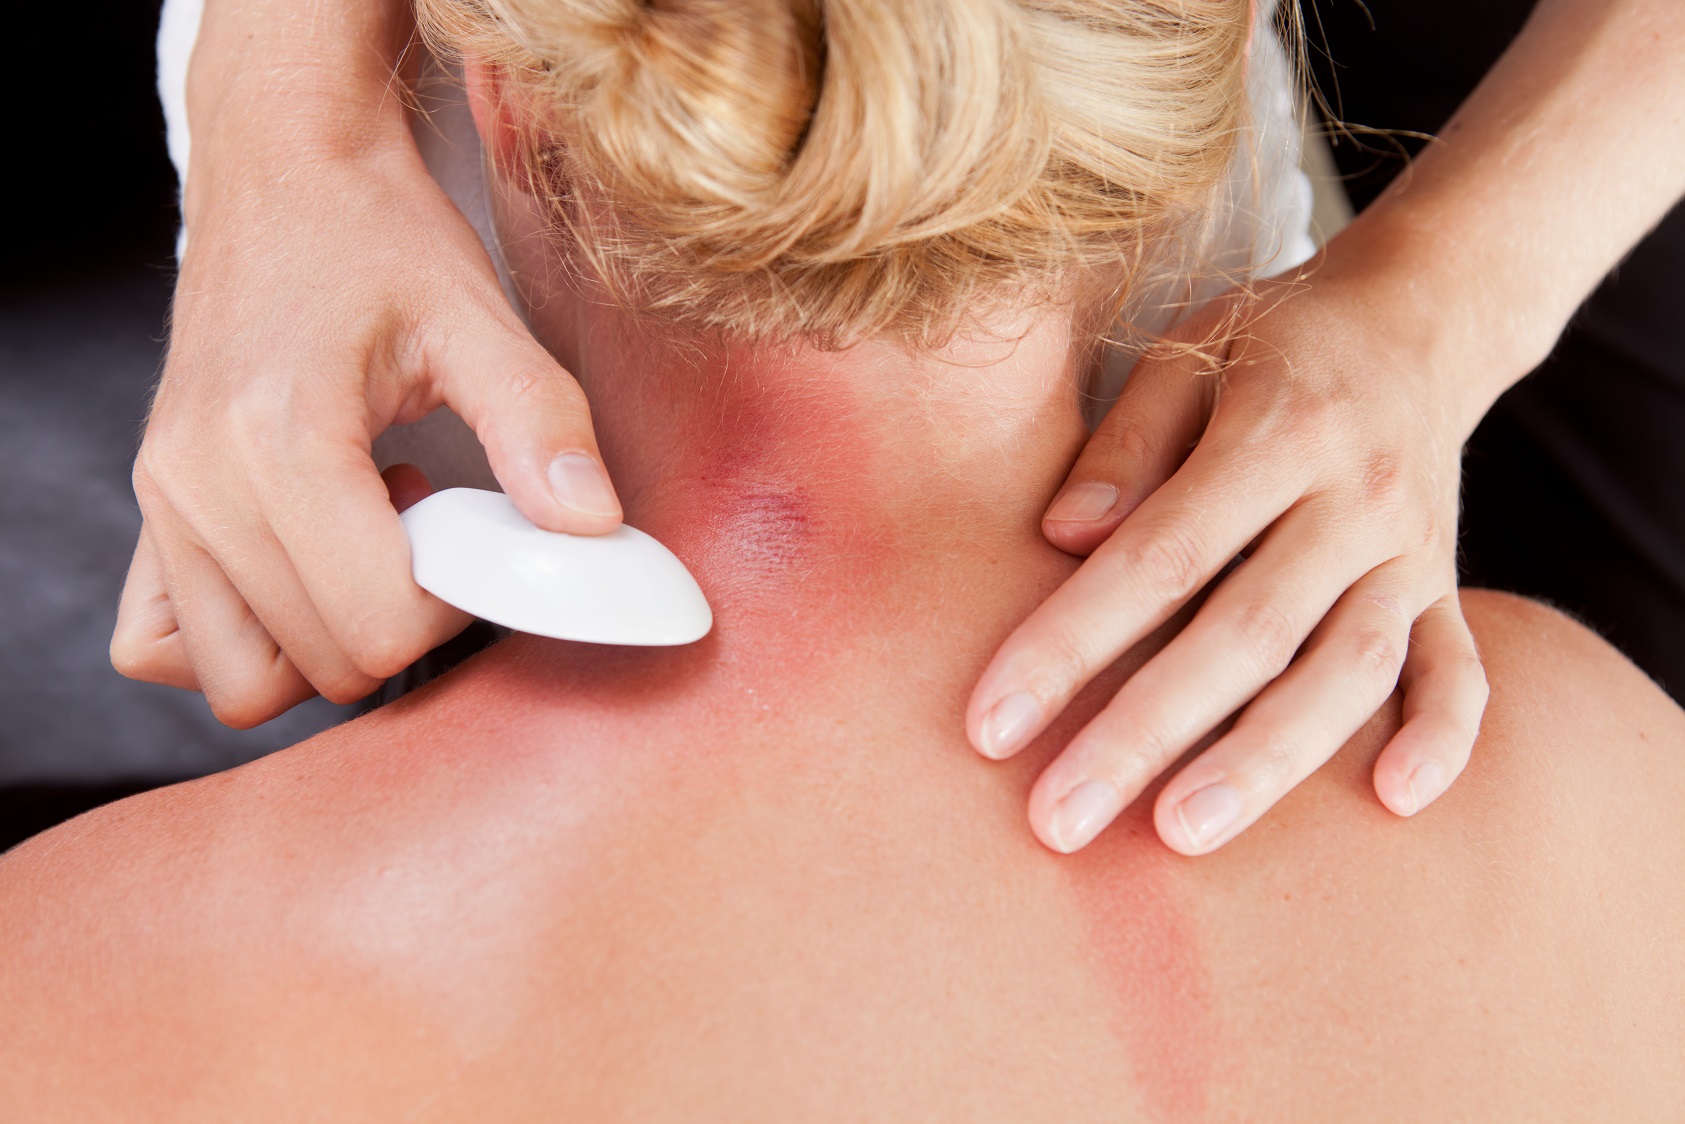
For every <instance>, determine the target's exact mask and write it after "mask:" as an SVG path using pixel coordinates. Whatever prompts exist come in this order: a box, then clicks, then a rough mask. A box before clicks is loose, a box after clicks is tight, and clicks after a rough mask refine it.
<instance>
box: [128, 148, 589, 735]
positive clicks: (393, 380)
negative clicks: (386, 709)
mask: <svg viewBox="0 0 1685 1124" xmlns="http://www.w3.org/2000/svg"><path fill="white" fill-rule="evenodd" d="M277 167H278V168H283V169H284V170H285V172H286V174H285V175H284V176H279V175H278V176H276V177H274V178H273V179H266V178H265V177H264V176H262V175H260V174H255V173H250V172H249V171H248V172H247V173H245V174H243V175H242V176H235V175H232V174H231V175H229V176H227V177H225V178H223V179H222V180H220V181H219V180H217V179H216V178H215V177H206V181H205V182H203V183H201V182H197V177H198V173H197V172H196V173H195V177H194V181H195V182H192V183H191V184H190V198H189V200H188V214H189V219H190V222H189V230H190V232H191V239H190V242H189V247H188V251H187V255H186V259H185V261H184V262H183V264H182V271H181V276H180V280H179V281H178V284H177V289H176V300H175V307H174V312H173V316H172V324H171V342H170V352H169V359H168V362H167V364H166V366H165V369H164V375H163V381H162V383H161V384H160V386H159V388H158V393H157V397H156V399H155V401H154V404H153V408H152V412H151V416H150V418H149V420H148V423H147V429H146V436H145V440H144V442H143V443H142V445H141V449H140V455H139V457H138V458H137V460H136V463H135V469H134V485H135V493H136V495H137V497H138V498H139V500H140V505H141V511H142V514H143V516H144V520H145V522H144V527H143V529H142V532H141V537H140V543H139V545H138V547H137V549H136V552H135V558H134V562H133V564H132V566H131V569H130V572H129V577H128V582H127V584H126V586H125V588H124V591H123V601H122V606H121V609H120V611H119V617H118V623H117V629H116V633H115V635H114V636H113V638H112V643H111V656H112V662H113V663H114V664H115V665H116V667H117V669H118V670H119V671H121V672H122V673H123V674H125V675H128V676H130V677H131V678H136V679H144V680H149V681H152V682H158V683H167V684H172V685H174V686H179V687H185V688H190V689H198V690H202V691H203V692H204V693H205V695H206V697H207V698H208V699H209V701H210V704H211V707H212V708H213V710H214V711H215V713H216V715H217V716H218V717H219V718H220V719H222V720H223V721H224V722H226V723H228V724H229V725H232V726H240V727H245V726H251V725H254V724H256V723H258V722H262V721H265V720H266V719H269V718H272V717H274V716H275V715H277V714H280V713H281V712H282V711H284V710H286V709H287V708H288V707H291V706H292V705H294V704H295V703H298V702H300V701H302V700H303V699H305V698H307V697H309V696H310V695H312V694H314V693H317V692H319V693H321V694H322V695H325V696H326V697H328V698H329V699H332V700H335V701H342V702H343V701H350V700H354V699H358V698H361V697H363V696H364V695H366V694H368V693H369V692H370V691H371V690H373V689H374V688H375V687H376V686H377V685H378V684H379V683H380V681H381V680H382V679H384V678H385V677H387V676H390V675H392V674H395V673H396V672H398V671H400V670H401V669H403V668H404V667H405V666H407V665H408V664H409V663H410V662H411V661H413V660H414V659H416V658H417V657H419V656H421V655H423V654H424V653H426V652H427V651H428V650H430V649H431V648H433V647H434V646H436V645H437V644H439V643H441V642H443V641H444V640H446V639H448V638H449V637H451V636H452V635H454V634H455V633H457V632H458V631H460V630H461V629H462V627H463V626H464V625H465V624H466V623H467V621H468V618H467V616H466V615H465V614H463V613H461V612H459V611H458V610H455V609H452V608H450V607H449V606H447V605H445V604H444V603H442V602H440V601H439V600H437V599H436V598H434V597H432V596H431V595H429V594H427V593H426V592H424V591H423V590H421V589H420V588H419V587H417V586H416V584H415V583H414V581H413V580H412V579H411V576H410V560H409V545H408V541H407V540H406V538H405V536H404V532H403V529H402V527H401V525H400V524H399V521H398V515H397V511H396V510H395V509H394V506H393V502H392V500H391V499H390V498H389V496H388V491H387V487H386V485H385V484H384V483H383V482H382V479H381V476H380V474H379V473H378V472H377V471H376V468H375V465H374V462H373V460H372V459H371V456H370V443H371V442H372V441H373V439H374V438H375V436H376V435H377V434H379V433H380V432H381V431H382V430H384V429H385V428H386V427H387V426H389V425H392V424H395V423H402V422H409V421H414V420H416V419H418V418H420V417H422V416H423V415H425V414H427V413H428V412H429V411H431V410H433V409H435V408H437V407H439V406H441V405H448V406H450V407H451V408H452V409H454V410H455V411H456V412H457V413H458V414H460V415H461V416H462V417H463V419H464V420H465V421H467V422H468V424H469V425H470V426H472V427H473V429H474V431H475V432H476V433H477V434H478V435H479V438H480V440H481V442H482V443H483V444H484V445H485V448H486V452H487V455H488V457H489V459H490V462H491V467H492V469H493V471H494V472H495V473H496V475H497V478H498V480H499V482H500V483H501V484H502V485H503V487H504V489H505V490H506V491H507V492H508V493H509V495H510V497H511V498H512V499H513V500H514V502H515V504H516V505H517V506H518V507H519V508H520V509H521V511H522V512H523V513H525V514H526V516H527V517H528V518H529V519H531V520H533V522H535V523H537V524H539V525H540V526H543V527H547V528H549V529H551V530H557V531H571V532H574V533H580V534H595V533H602V532H606V531H609V530H612V529H613V528H614V527H615V526H617V525H618V524H619V522H620V505H619V502H618V500H617V499H616V497H615V493H614V489H613V487H612V486H611V485H610V483H609V480H608V477H607V475H606V474H605V473H604V472H603V469H602V463H601V460H600V458H599V456H598V451H597V444H596V439H595V437H594V436H593V433H592V428H591V421H590V416H589V413H588V410H587V408H586V404H585V400H584V397H583V395H582V393H581V391H580V389H579V386H578V385H577V384H576V383H575V382H574V380H573V379H572V377H570V376H569V375H568V373H567V372H566V371H564V370H563V369H562V368H561V367H559V366H558V365H557V364H556V362H555V360H554V359H553V358H552V357H551V356H550V355H549V354H548V353H547V352H546V351H545V350H544V349H543V348H542V347H540V346H539V345H538V344H537V343H536V342H535V341H534V340H533V339H532V337H531V335H530V334H529V333H528V332H527V330H526V328H525V326H524V325H523V324H522V323H521V321H520V319H519V318H518V317H517V316H516V314H515V313H514V312H513V311H512V310H511V309H510V307H509V305H508V302H507V300H506V299H505V298H504V296H503V293H502V291H501V289H500V288H499V285H498V281H497V277H496V275H495V272H494V270H493V268H492V264H491V262H490V260H489V259H488V257H487V255H486V253H485V251H484V249H483V248H482V246H481V244H480V241H479V238H478V237H477V236H476V234H475V233H474V231H473V229H472V227H470V226H469V224H468V223H467V222H466V221H465V220H464V219H463V218H462V216H461V214H460V213H459V212H458V211H457V210H456V208H455V207H454V206H453V205H452V204H451V203H450V201H449V200H448V199H447V198H446V197H445V195H444V194H443V193H442V192H441V191H440V190H439V188H438V187H437V186H436V185H435V184H434V182H433V180H432V179H431V177H430V176H429V175H428V174H427V171H426V169H425V167H424V166H423V165H422V163H421V160H420V157H419V155H418V154H417V153H416V151H415V149H414V146H413V143H408V135H407V131H406V132H404V134H403V136H402V142H400V143H394V144H391V145H389V146H386V147H384V148H376V149H369V150H366V151H364V152H361V153H359V154H354V155H343V156H338V157H335V158H332V159H326V160H321V161H316V162H310V161H300V160H297V159H293V158H290V157H289V158H287V159H285V160H283V161H282V162H281V163H279V164H278V165H277ZM248 168H249V165H248ZM195 195H196V196H197V197H196V198H195V197H194V196H195Z"/></svg>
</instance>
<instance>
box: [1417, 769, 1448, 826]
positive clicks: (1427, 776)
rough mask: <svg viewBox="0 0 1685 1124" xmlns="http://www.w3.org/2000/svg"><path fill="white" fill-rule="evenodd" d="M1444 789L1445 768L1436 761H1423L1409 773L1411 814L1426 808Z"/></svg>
mask: <svg viewBox="0 0 1685 1124" xmlns="http://www.w3.org/2000/svg"><path fill="white" fill-rule="evenodd" d="M1444 791H1445V768H1444V766H1442V765H1441V764H1440V763H1439V762H1437V761H1424V762H1422V763H1421V764H1420V765H1417V766H1416V771H1415V772H1413V773H1411V774H1410V799H1411V800H1412V801H1414V805H1413V806H1412V807H1411V809H1410V814H1411V815H1412V816H1413V815H1415V814H1416V813H1417V812H1420V811H1421V810H1422V809H1423V808H1426V807H1427V806H1428V805H1429V804H1431V803H1433V801H1434V800H1435V799H1436V798H1437V797H1438V796H1439V794H1440V793H1442V792H1444Z"/></svg>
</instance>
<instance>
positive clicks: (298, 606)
mask: <svg viewBox="0 0 1685 1124" xmlns="http://www.w3.org/2000/svg"><path fill="white" fill-rule="evenodd" d="M424 483H425V480H424V479H423V484H424ZM265 484H266V486H265V487H264V488H263V489H262V490H261V491H260V492H259V493H258V494H257V497H256V502H257V506H258V509H259V514H260V515H261V517H262V518H261V520H260V521H259V526H258V527H256V528H252V529H248V530H246V531H244V532H243V533H242V534H241V535H239V536H238V540H239V541H238V544H236V543H230V544H229V546H228V548H227V549H225V550H221V551H219V556H226V557H230V558H237V557H238V558H244V557H245V556H246V554H249V553H251V552H253V551H255V550H258V549H259V548H258V547H255V546H253V545H251V544H254V543H261V542H268V541H272V542H273V544H274V551H275V553H274V554H273V555H271V556H270V558H271V561H270V562H269V563H268V564H267V565H266V567H265V568H263V569H262V570H258V569H256V568H255V567H252V566H247V565H245V564H243V563H242V564H241V565H239V566H236V567H235V572H233V573H231V575H230V576H231V577H233V578H234V579H235V581H236V584H237V585H238V586H239V588H240V589H241V590H242V591H244V592H249V593H250V594H251V596H252V597H253V598H254V599H255V600H253V602H252V604H253V608H254V609H256V610H257V611H258V612H259V615H260V617H261V618H262V619H263V621H264V622H265V623H266V624H270V625H272V626H273V628H274V629H275V630H278V631H279V633H280V635H277V636H276V637H275V639H277V640H278V641H280V642H281V644H282V645H283V647H284V648H285V650H286V651H287V652H288V653H289V654H292V653H294V652H295V651H296V652H297V653H299V655H300V657H301V658H304V659H306V660H307V662H308V661H311V660H316V659H322V660H324V661H325V660H328V659H329V658H330V653H339V654H341V655H342V656H343V659H344V660H345V661H347V662H348V663H349V666H350V667H351V668H353V669H355V671H356V672H357V673H358V674H360V675H361V676H365V677H367V678H368V679H371V680H376V681H378V680H383V679H387V678H389V677H391V676H392V675H395V674H397V673H398V672H400V671H402V670H403V669H404V668H406V667H408V666H409V665H410V664H411V663H413V662H415V660H417V659H419V658H420V657H421V656H423V655H425V654H426V653H427V652H429V651H431V650H432V649H433V648H435V647H437V646H438V645H439V644H441V643H443V642H444V641H446V640H448V639H450V637H452V636H455V635H456V634H457V633H458V632H461V631H462V629H463V628H464V627H466V626H467V624H468V622H469V620H470V619H472V618H470V617H469V616H468V614H466V613H464V612H462V611H461V610H459V609H455V608H453V607H451V606H449V605H446V604H445V603H444V602H443V601H440V600H439V599H438V598H437V597H434V596H433V595H432V594H430V593H427V592H426V591H425V590H423V589H421V587H420V586H418V585H416V584H415V579H414V577H413V575H412V573H411V569H410V548H409V539H408V537H407V536H406V535H405V534H404V529H403V524H402V523H401V522H399V519H398V513H397V511H396V510H395V509H394V507H393V502H392V493H391V492H390V491H389V490H388V487H387V483H386V481H385V480H383V479H382V477H381V476H380V474H379V473H378V472H377V471H376V470H375V467H374V462H373V461H372V460H371V459H370V458H369V453H368V448H367V446H366V445H364V444H360V443H359V440H358V437H357V435H356V434H355V433H352V432H350V431H349V430H346V431H343V432H335V431H334V430H333V429H330V428H328V426H327V425H322V426H320V427H318V429H317V430H315V431H314V432H312V433H310V434H309V435H307V436H304V437H301V438H299V439H298V440H296V441H295V442H294V443H293V444H292V445H291V446H289V457H288V459H287V460H286V461H285V462H283V463H281V464H279V465H275V466H273V467H272V468H271V469H270V475H269V477H268V478H267V480H266V481H265ZM399 486H400V488H402V487H404V486H405V485H404V484H403V477H402V476H401V477H400V484H399ZM265 521H266V523H267V530H265V529H264V526H263V524H264V522H265ZM271 536H272V540H271ZM317 621H319V622H320V626H319V630H318V627H317V625H316V624H315V623H314V622H317ZM311 670H312V673H313V674H332V673H335V671H336V669H335V667H333V666H328V665H326V664H324V665H313V666H312V669H311Z"/></svg>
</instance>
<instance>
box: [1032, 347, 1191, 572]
mask: <svg viewBox="0 0 1685 1124" xmlns="http://www.w3.org/2000/svg"><path fill="white" fill-rule="evenodd" d="M1215 387H1216V365H1215V363H1214V362H1213V357H1211V356H1209V355H1207V354H1205V353H1202V352H1194V351H1189V350H1178V351H1173V352H1169V353H1167V354H1163V355H1160V356H1157V357H1155V356H1152V355H1149V356H1146V357H1144V358H1142V360H1141V361H1140V362H1139V363H1137V364H1136V365H1135V369H1134V370H1133V371H1131V372H1130V374H1129V381H1128V382H1126V383H1124V386H1123V393H1122V394H1120V395H1119V396H1118V400H1117V401H1116V402H1114V403H1113V404H1112V408H1111V409H1110V410H1108V411H1107V412H1106V416H1105V418H1103V419H1102V420H1101V422H1100V425H1099V428H1097V429H1096V430H1095V431H1094V435H1093V436H1092V437H1090V438H1089V439H1088V444H1087V445H1086V446H1084V447H1083V450H1082V454H1081V455H1080V456H1079V457H1077V463H1076V464H1075V465H1074V466H1072V468H1071V471H1070V474H1069V475H1068V476H1067V477H1066V478H1065V484H1064V486H1063V487H1062V488H1060V489H1059V494H1058V495H1057V496H1055V497H1054V498H1053V502H1052V503H1051V504H1049V505H1048V508H1047V513H1046V514H1045V515H1043V516H1042V522H1041V529H1042V534H1044V535H1046V536H1047V541H1048V542H1050V543H1052V544H1053V545H1054V546H1056V547H1058V548H1059V549H1060V550H1064V551H1067V552H1069V553H1071V554H1089V553H1091V552H1092V551H1093V550H1094V549H1095V548H1096V547H1097V546H1099V545H1100V543H1101V542H1103V541H1105V538H1106V536H1107V535H1109V534H1111V533H1112V531H1114V530H1116V529H1117V525H1118V524H1119V523H1121V522H1122V521H1123V520H1124V519H1125V518H1126V517H1127V516H1128V515H1129V513H1130V512H1132V511H1134V510H1135V509H1136V508H1137V507H1139V506H1140V504H1141V502H1142V501H1143V500H1145V499H1146V498H1147V497H1148V496H1150V495H1151V494H1152V493H1153V492H1154V491H1156V490H1157V489H1158V488H1159V486H1160V485H1162V484H1163V483H1164V482H1165V481H1166V480H1168V479H1170V477H1171V475H1172V474H1173V473H1174V472H1175V471H1176V470H1177V469H1178V468H1180V467H1181V466H1182V462H1183V461H1184V460H1186V459H1187V456H1188V453H1189V451H1190V450H1192V449H1193V447H1194V443H1195V442H1196V441H1198V440H1199V435H1200V431H1201V429H1203V428H1204V425H1205V419H1206V417H1207V416H1208V414H1209V409H1210V404H1211V397H1212V394H1213V393H1214V390H1215Z"/></svg>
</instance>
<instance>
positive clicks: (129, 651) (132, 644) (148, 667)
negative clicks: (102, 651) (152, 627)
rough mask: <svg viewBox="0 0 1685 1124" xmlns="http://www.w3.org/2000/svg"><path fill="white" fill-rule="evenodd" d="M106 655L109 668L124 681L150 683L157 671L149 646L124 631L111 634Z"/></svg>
mask: <svg viewBox="0 0 1685 1124" xmlns="http://www.w3.org/2000/svg"><path fill="white" fill-rule="evenodd" d="M108 654H109V655H110V657H111V666H112V667H113V668H114V669H116V672H117V674H118V675H121V676H122V677H123V678H125V679H135V680H139V681H141V682H143V683H145V682H151V677H152V674H153V673H154V672H155V671H156V670H157V661H156V659H155V658H154V655H153V652H152V650H151V645H149V644H146V643H144V642H141V641H139V640H137V639H135V638H134V637H132V636H130V635H129V634H128V632H127V631H126V630H118V631H117V632H116V633H113V634H112V637H111V646H110V648H109V649H108Z"/></svg>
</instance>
